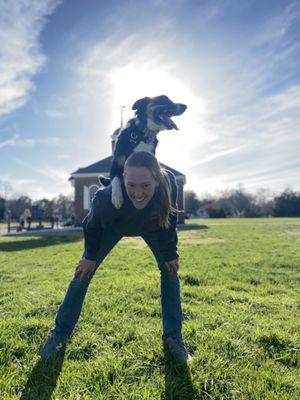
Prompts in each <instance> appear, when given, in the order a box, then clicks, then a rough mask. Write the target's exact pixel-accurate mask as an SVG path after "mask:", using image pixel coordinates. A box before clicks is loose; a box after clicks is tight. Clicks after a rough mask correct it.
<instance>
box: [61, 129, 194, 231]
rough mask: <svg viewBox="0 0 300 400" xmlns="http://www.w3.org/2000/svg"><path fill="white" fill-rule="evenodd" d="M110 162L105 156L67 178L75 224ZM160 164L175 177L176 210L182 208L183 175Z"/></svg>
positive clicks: (84, 210)
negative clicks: (73, 207) (73, 201)
mask: <svg viewBox="0 0 300 400" xmlns="http://www.w3.org/2000/svg"><path fill="white" fill-rule="evenodd" d="M117 135H118V130H117V131H115V133H114V134H113V135H112V150H113V151H114V146H115V140H116V137H117ZM111 163H112V156H110V157H106V158H104V159H103V160H100V161H98V162H96V163H94V164H91V165H88V166H87V167H84V168H79V169H78V170H77V171H75V172H73V173H72V174H71V176H70V178H69V181H70V182H71V184H72V186H73V187H74V190H75V197H74V199H75V225H80V224H81V222H82V220H83V218H84V217H85V216H86V214H87V213H88V210H89V209H90V206H91V201H92V200H93V197H94V195H95V193H96V191H97V190H98V189H99V187H100V183H99V181H98V176H99V175H103V176H107V177H108V176H109V171H110V167H111ZM160 165H161V166H162V167H164V168H166V169H168V170H170V171H171V172H173V174H174V175H175V177H176V182H177V185H178V210H183V209H184V197H183V187H184V184H185V182H186V180H185V175H184V174H182V173H181V172H179V171H176V170H175V169H173V168H171V167H169V166H167V165H165V164H163V163H160ZM178 222H179V223H184V213H183V211H181V212H179V213H178Z"/></svg>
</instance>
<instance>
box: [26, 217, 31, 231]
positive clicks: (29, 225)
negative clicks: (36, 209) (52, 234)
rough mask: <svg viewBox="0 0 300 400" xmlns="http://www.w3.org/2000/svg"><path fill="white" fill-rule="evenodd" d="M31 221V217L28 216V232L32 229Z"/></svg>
mask: <svg viewBox="0 0 300 400" xmlns="http://www.w3.org/2000/svg"><path fill="white" fill-rule="evenodd" d="M31 221H32V218H31V215H28V216H27V217H26V222H27V230H28V231H30V228H31Z"/></svg>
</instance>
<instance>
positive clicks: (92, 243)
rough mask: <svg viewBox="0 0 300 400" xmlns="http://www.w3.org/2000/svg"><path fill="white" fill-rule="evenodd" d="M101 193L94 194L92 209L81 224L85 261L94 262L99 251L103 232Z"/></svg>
mask: <svg viewBox="0 0 300 400" xmlns="http://www.w3.org/2000/svg"><path fill="white" fill-rule="evenodd" d="M101 192H102V191H101V190H99V191H98V192H97V193H96V196H95V197H94V199H93V203H92V208H91V209H90V211H89V213H88V215H87V216H86V217H85V218H84V220H83V222H82V227H83V234H84V248H85V253H84V258H85V259H87V260H96V256H97V253H98V251H99V249H100V239H101V236H102V232H103V223H102V208H103V202H101V197H102V193H101ZM101 203H102V204H101Z"/></svg>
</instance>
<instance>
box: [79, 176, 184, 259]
mask: <svg viewBox="0 0 300 400" xmlns="http://www.w3.org/2000/svg"><path fill="white" fill-rule="evenodd" d="M167 172H168V176H169V180H170V183H171V193H172V206H173V207H174V208H176V209H177V185H176V181H175V177H174V175H173V174H172V173H171V172H170V171H167ZM121 187H122V193H123V198H124V203H123V205H122V207H121V208H120V209H116V208H115V207H114V206H113V204H112V202H111V186H108V187H106V188H103V189H99V190H98V191H97V193H96V195H95V197H94V200H93V203H92V208H91V210H90V211H89V213H88V215H87V216H86V217H85V218H84V220H83V222H82V226H83V232H84V239H85V258H86V259H88V260H95V259H96V255H97V252H98V251H99V249H100V246H101V237H102V235H103V234H105V228H106V227H108V226H110V225H114V226H115V227H116V228H117V229H118V230H119V232H120V233H121V234H122V235H123V236H142V235H147V234H150V235H151V236H153V235H154V236H157V238H158V244H159V250H160V252H161V254H162V256H163V258H164V260H165V261H170V260H174V259H176V258H178V253H177V231H176V227H177V213H175V212H174V213H172V214H171V215H170V222H171V223H170V226H169V228H168V229H166V228H161V227H160V226H159V220H158V204H157V195H156V192H155V193H154V195H153V197H152V199H151V200H150V201H149V203H148V204H147V205H146V207H145V208H144V209H142V210H138V209H136V208H135V207H134V205H133V204H132V202H131V200H130V199H129V197H128V195H127V192H126V189H125V186H124V181H123V179H122V180H121Z"/></svg>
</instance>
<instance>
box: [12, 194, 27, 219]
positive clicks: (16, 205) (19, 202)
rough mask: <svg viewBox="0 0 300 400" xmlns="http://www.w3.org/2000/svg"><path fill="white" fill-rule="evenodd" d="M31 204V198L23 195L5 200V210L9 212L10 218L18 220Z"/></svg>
mask: <svg viewBox="0 0 300 400" xmlns="http://www.w3.org/2000/svg"><path fill="white" fill-rule="evenodd" d="M31 202H32V201H31V198H30V197H28V196H25V195H23V196H20V197H17V198H13V199H10V200H7V208H9V209H10V211H11V218H12V219H19V218H20V215H21V214H23V212H24V210H25V209H26V208H30V207H31Z"/></svg>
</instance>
